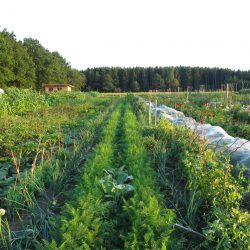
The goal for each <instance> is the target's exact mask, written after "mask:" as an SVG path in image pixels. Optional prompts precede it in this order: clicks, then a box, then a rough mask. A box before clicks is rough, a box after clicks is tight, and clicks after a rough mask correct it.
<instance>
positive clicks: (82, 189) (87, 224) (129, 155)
mask: <svg viewBox="0 0 250 250" xmlns="http://www.w3.org/2000/svg"><path fill="white" fill-rule="evenodd" d="M155 181H156V174H155V172H154V171H153V169H152V168H151V165H150V161H149V158H148V156H147V152H146V151H145V149H144V145H143V143H142V136H141V134H140V128H139V124H138V122H137V120H136V116H135V115H134V114H133V112H132V110H131V106H130V104H128V103H124V104H122V105H121V106H119V107H118V108H117V110H116V111H115V112H114V113H113V114H112V116H111V118H110V121H109V122H108V124H107V126H106V128H105V129H104V131H103V134H102V136H101V141H100V143H99V144H98V145H97V147H96V149H95V153H94V155H93V156H92V157H91V158H89V159H88V160H87V163H86V166H85V171H84V174H83V176H82V181H81V182H80V183H79V184H78V186H77V187H76V189H75V190H74V195H72V199H71V201H70V202H69V203H68V204H67V205H66V206H65V208H64V212H63V215H61V216H60V217H58V218H57V219H56V220H55V221H54V225H55V228H54V230H53V232H52V236H53V240H52V242H51V243H48V242H47V243H46V244H45V248H47V249H167V246H170V245H171V243H172V240H171V237H170V236H171V233H172V227H173V220H174V218H175V214H174V212H173V211H172V210H168V209H165V208H164V203H163V199H162V198H163V197H162V196H161V195H160V191H159V189H158V188H157V185H156V182H155Z"/></svg>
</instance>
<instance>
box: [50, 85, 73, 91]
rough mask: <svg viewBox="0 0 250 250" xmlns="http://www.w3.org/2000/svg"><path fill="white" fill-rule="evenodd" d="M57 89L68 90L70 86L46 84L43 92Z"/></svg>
mask: <svg viewBox="0 0 250 250" xmlns="http://www.w3.org/2000/svg"><path fill="white" fill-rule="evenodd" d="M58 90H62V91H69V92H70V91H71V87H70V86H62V87H53V86H46V87H45V92H50V91H58Z"/></svg>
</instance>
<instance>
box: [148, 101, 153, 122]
mask: <svg viewBox="0 0 250 250" xmlns="http://www.w3.org/2000/svg"><path fill="white" fill-rule="evenodd" d="M151 114H152V107H151V99H149V109H148V124H149V126H151Z"/></svg>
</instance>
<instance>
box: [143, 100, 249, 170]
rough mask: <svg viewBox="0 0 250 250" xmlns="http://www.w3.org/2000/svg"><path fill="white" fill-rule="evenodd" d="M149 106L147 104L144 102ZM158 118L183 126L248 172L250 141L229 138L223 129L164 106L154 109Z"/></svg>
mask: <svg viewBox="0 0 250 250" xmlns="http://www.w3.org/2000/svg"><path fill="white" fill-rule="evenodd" d="M146 105H147V106H149V102H146ZM151 107H152V113H154V112H155V108H154V103H152V102H151ZM156 112H157V115H158V117H159V118H164V119H167V120H169V121H170V122H171V123H173V124H174V125H177V126H184V127H187V128H189V129H191V130H192V131H195V132H197V133H198V134H199V136H200V137H201V138H204V139H206V143H207V145H209V146H211V147H213V148H214V149H215V150H216V151H225V152H228V153H230V157H231V160H232V163H233V164H235V165H236V164H244V165H245V166H246V167H247V168H248V169H249V170H250V141H247V140H245V139H242V138H237V137H233V136H230V135H229V134H228V133H227V132H226V131H225V130H224V129H223V128H221V127H219V126H212V125H211V124H201V123H198V122H196V121H195V120H194V119H193V118H191V117H186V116H185V115H184V114H183V113H182V112H180V111H177V110H175V109H173V108H169V107H167V106H165V105H160V106H159V107H157V108H156Z"/></svg>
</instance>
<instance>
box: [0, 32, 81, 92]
mask: <svg viewBox="0 0 250 250" xmlns="http://www.w3.org/2000/svg"><path fill="white" fill-rule="evenodd" d="M53 83H70V84H73V85H75V86H76V87H77V88H78V89H82V88H83V87H84V84H85V76H84V74H83V73H82V72H80V71H78V70H76V69H73V68H72V67H71V66H70V64H69V63H68V62H67V61H66V60H65V59H64V58H63V57H62V56H61V55H60V54H59V53H58V52H50V51H49V50H47V49H45V48H44V47H43V46H42V45H41V44H40V43H39V41H38V40H35V39H32V38H25V39H24V40H23V41H17V39H16V36H15V34H14V33H10V32H8V31H7V30H6V29H4V30H3V31H1V32H0V87H1V88H4V87H10V86H15V87H18V88H34V89H37V90H40V89H42V85H43V84H53Z"/></svg>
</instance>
